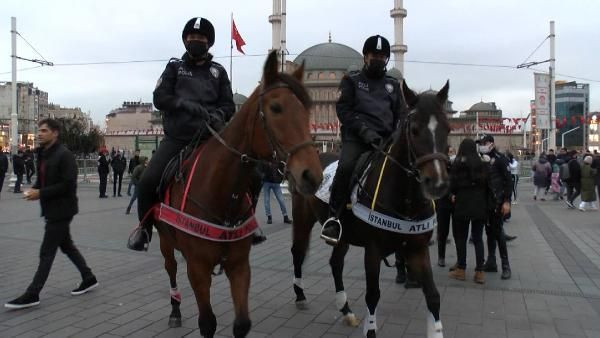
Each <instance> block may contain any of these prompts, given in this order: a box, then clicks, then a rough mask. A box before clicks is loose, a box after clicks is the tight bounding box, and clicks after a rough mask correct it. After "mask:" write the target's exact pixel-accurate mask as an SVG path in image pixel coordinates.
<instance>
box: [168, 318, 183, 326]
mask: <svg viewBox="0 0 600 338" xmlns="http://www.w3.org/2000/svg"><path fill="white" fill-rule="evenodd" d="M169 327H170V328H174V327H181V317H170V318H169Z"/></svg>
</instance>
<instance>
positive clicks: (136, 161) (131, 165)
mask: <svg viewBox="0 0 600 338" xmlns="http://www.w3.org/2000/svg"><path fill="white" fill-rule="evenodd" d="M140 163H141V162H140V150H139V149H136V150H135V154H134V155H133V157H132V158H131V159H130V160H129V167H128V168H127V172H128V173H129V177H130V179H129V185H128V186H127V196H131V186H132V185H133V180H131V175H132V174H133V170H134V169H135V167H137V166H138V164H140Z"/></svg>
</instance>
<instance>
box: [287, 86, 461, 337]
mask: <svg viewBox="0 0 600 338" xmlns="http://www.w3.org/2000/svg"><path fill="white" fill-rule="evenodd" d="M448 89H449V84H448V83H446V85H445V86H444V87H443V88H442V89H441V90H440V91H439V92H438V93H437V94H431V93H422V94H419V95H417V94H415V93H414V92H413V91H412V90H410V89H409V88H408V86H407V85H406V83H403V92H404V96H405V100H406V103H407V105H408V113H407V114H405V117H404V118H403V120H402V121H401V123H400V124H399V127H398V129H397V130H396V131H395V132H394V133H393V135H392V137H391V139H390V140H389V141H388V142H387V144H386V147H385V151H384V150H377V151H375V154H374V155H373V157H372V160H371V162H370V167H369V168H370V169H368V171H367V174H366V176H365V178H364V180H362V181H361V182H362V183H361V184H360V189H359V190H358V193H357V198H356V200H357V201H358V202H360V204H362V205H363V206H368V207H366V208H365V207H362V208H359V207H358V206H356V205H355V206H353V209H354V210H355V211H356V212H357V213H360V212H359V211H358V210H363V215H364V216H365V217H363V219H366V220H369V221H371V222H372V220H373V219H375V220H376V221H375V222H374V223H375V226H373V225H372V224H368V223H367V222H365V221H363V220H361V219H359V218H358V217H356V216H354V214H353V213H352V212H351V211H346V213H345V214H344V215H342V218H341V222H342V223H344V229H343V233H342V240H341V241H340V242H339V243H338V245H337V246H336V247H335V248H334V249H333V252H332V254H331V258H330V260H329V263H330V266H331V270H332V273H333V277H334V283H335V290H336V295H335V301H336V306H337V307H338V309H339V310H340V311H341V312H342V314H343V315H344V321H345V322H346V323H347V324H349V325H351V326H357V325H358V324H359V321H358V319H356V316H355V315H354V314H353V313H352V311H351V310H350V307H349V305H348V301H347V297H346V292H345V291H344V283H343V280H342V272H343V267H344V256H345V255H346V253H347V252H348V249H349V246H350V245H356V246H361V247H364V248H365V256H364V265H365V272H366V279H367V292H366V296H365V300H366V302H367V307H368V313H367V318H366V319H365V321H364V331H363V332H364V333H365V335H366V336H367V337H375V335H376V330H377V324H376V317H375V310H376V308H377V303H378V301H379V295H380V291H379V273H380V265H381V261H382V259H383V258H385V257H386V256H388V255H390V254H391V253H394V252H396V251H399V252H401V253H402V255H403V256H404V257H405V258H406V259H407V261H408V264H409V265H410V268H411V272H412V273H414V275H415V277H416V278H417V280H418V281H419V282H420V283H421V285H422V288H423V293H424V295H425V298H426V301H427V307H428V309H429V311H430V313H431V315H430V316H428V336H427V337H428V338H432V337H435V338H441V337H443V334H442V324H441V321H440V317H439V310H440V295H439V292H438V291H437V288H436V286H435V283H434V281H433V274H432V270H431V263H430V261H429V250H428V243H429V240H430V239H431V235H432V233H433V227H434V226H435V210H434V206H433V202H432V199H436V198H439V197H440V196H442V195H443V194H444V193H445V192H446V191H447V189H448V174H447V172H446V161H447V157H446V155H445V154H444V152H445V149H446V145H447V137H448V133H449V131H450V128H449V125H448V120H447V116H446V114H445V112H444V104H445V102H446V100H447V98H448ZM336 159H337V157H336V155H332V154H322V155H321V163H322V167H323V168H325V167H326V166H327V165H328V164H330V163H332V162H334V161H335V160H336ZM327 211H328V207H327V204H326V203H324V202H323V201H321V200H319V199H318V198H317V197H315V196H310V197H306V196H303V195H301V194H297V193H294V194H293V196H292V212H293V217H294V230H293V246H292V255H293V263H294V291H295V293H296V304H297V306H298V307H304V306H305V302H306V297H305V295H304V292H303V289H302V263H303V262H304V258H305V256H306V252H307V249H308V244H309V240H310V235H311V229H312V227H313V225H314V223H315V222H316V221H319V222H321V224H323V222H324V221H325V220H326V219H327V214H328V212H327ZM381 215H389V216H391V217H385V216H384V217H381Z"/></svg>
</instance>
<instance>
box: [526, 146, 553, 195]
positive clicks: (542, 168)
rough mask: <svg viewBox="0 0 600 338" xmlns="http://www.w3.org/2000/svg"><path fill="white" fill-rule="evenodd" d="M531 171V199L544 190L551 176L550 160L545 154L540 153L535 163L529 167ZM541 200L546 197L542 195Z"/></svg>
mask: <svg viewBox="0 0 600 338" xmlns="http://www.w3.org/2000/svg"><path fill="white" fill-rule="evenodd" d="M531 170H532V171H533V185H534V190H533V199H534V200H537V199H538V196H539V194H540V193H542V192H544V193H545V191H546V189H547V188H548V187H549V186H550V178H551V176H552V167H551V166H550V162H549V161H548V159H547V158H546V155H543V154H542V155H540V157H539V159H538V161H537V163H535V164H534V165H533V167H532V168H531ZM540 200H541V201H545V200H546V198H545V197H544V196H543V195H542V197H541V198H540Z"/></svg>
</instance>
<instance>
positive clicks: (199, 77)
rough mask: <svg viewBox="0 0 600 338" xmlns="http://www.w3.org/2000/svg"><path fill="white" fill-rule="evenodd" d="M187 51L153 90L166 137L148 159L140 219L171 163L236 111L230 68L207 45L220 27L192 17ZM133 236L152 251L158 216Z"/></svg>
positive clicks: (133, 243) (136, 244) (136, 246)
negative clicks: (151, 244)
mask: <svg viewBox="0 0 600 338" xmlns="http://www.w3.org/2000/svg"><path fill="white" fill-rule="evenodd" d="M181 38H182V40H183V44H184V46H185V49H186V53H185V54H184V55H183V57H182V58H181V59H175V58H173V59H171V60H170V61H169V63H168V64H167V67H166V69H165V70H164V72H163V73H162V75H161V77H160V78H159V79H158V83H157V84H156V88H155V89H154V106H156V108H158V109H159V110H160V111H161V112H162V113H163V128H164V132H165V138H164V139H163V140H162V141H161V142H160V145H159V146H158V149H157V150H156V153H155V154H154V156H153V157H152V159H151V160H150V163H148V167H147V168H146V170H145V171H144V174H143V175H142V178H141V180H140V182H139V184H138V186H137V189H138V219H139V220H140V222H141V221H142V220H143V219H144V216H145V215H146V213H147V212H148V211H149V210H150V209H151V208H152V206H153V205H154V204H155V203H156V202H157V201H158V196H157V194H156V188H157V187H158V185H159V183H160V179H161V176H162V173H163V171H164V169H165V167H166V165H167V164H168V162H169V161H170V160H171V158H173V157H174V156H175V155H177V154H178V153H179V152H180V151H181V149H183V148H184V147H185V146H186V145H187V144H188V143H189V142H190V141H191V140H192V139H193V137H194V136H195V135H196V134H197V133H200V135H206V128H205V125H206V123H209V124H210V125H211V126H212V127H213V128H214V129H216V130H220V129H222V128H223V127H224V125H225V123H227V122H228V121H229V120H230V119H231V117H232V116H233V113H234V111H235V104H234V103H233V93H232V92H231V83H230V82H229V78H228V77H227V72H226V71H225V68H223V66H221V65H220V64H218V63H216V62H214V61H212V55H211V54H210V53H209V52H208V49H209V48H210V47H212V45H213V44H214V42H215V29H214V27H213V25H212V24H211V23H210V21H208V20H206V19H204V18H192V19H191V20H189V21H188V22H187V23H186V25H185V26H184V28H183V33H182V35H181ZM146 220H147V221H145V222H144V224H141V225H142V229H141V230H140V231H136V232H134V233H133V234H132V236H131V237H130V239H129V242H128V244H127V247H128V248H130V249H132V250H138V251H141V250H147V249H148V244H149V242H150V239H151V236H152V225H153V224H154V220H153V219H151V218H150V217H147V218H146Z"/></svg>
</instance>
